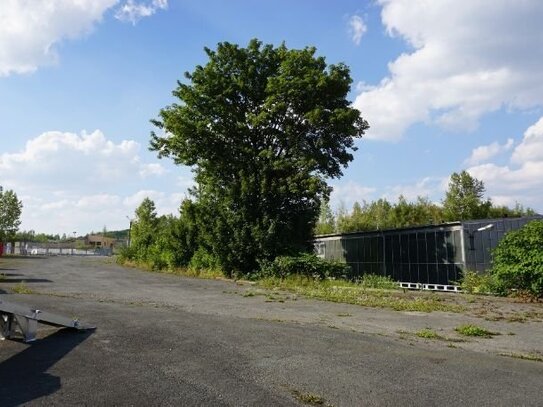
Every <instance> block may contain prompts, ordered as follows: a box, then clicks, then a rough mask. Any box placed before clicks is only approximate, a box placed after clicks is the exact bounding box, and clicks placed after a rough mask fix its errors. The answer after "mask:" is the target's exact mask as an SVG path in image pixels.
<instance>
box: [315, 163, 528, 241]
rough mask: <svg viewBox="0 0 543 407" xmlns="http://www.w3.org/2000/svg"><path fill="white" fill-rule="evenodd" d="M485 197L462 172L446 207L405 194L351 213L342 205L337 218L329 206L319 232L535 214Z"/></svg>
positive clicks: (453, 177)
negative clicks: (396, 198) (497, 203)
mask: <svg viewBox="0 0 543 407" xmlns="http://www.w3.org/2000/svg"><path fill="white" fill-rule="evenodd" d="M483 194H484V184H483V182H482V181H479V180H477V179H476V178H473V177H472V176H471V175H469V174H468V173H467V172H466V171H462V172H461V173H460V174H457V173H454V174H452V175H451V182H450V184H449V191H447V194H446V196H445V200H444V201H443V206H439V205H436V204H434V203H433V202H431V201H430V200H429V199H428V198H427V197H421V196H419V197H417V199H416V200H415V201H414V202H409V201H407V200H406V199H405V197H404V196H402V195H400V196H399V197H398V201H397V202H396V203H391V202H389V201H388V200H386V199H385V198H381V199H378V200H377V201H372V202H370V203H367V202H366V201H363V202H362V204H360V203H358V202H355V203H354V205H353V208H352V210H351V211H350V212H349V211H347V210H346V209H345V207H344V206H343V205H342V206H340V207H339V209H338V210H337V211H336V213H335V215H334V214H333V213H332V212H331V210H330V208H329V206H325V207H322V208H321V215H320V217H319V220H318V223H317V226H316V228H315V233H316V234H326V233H346V232H358V231H369V230H379V229H392V228H402V227H410V226H420V225H431V224H440V223H442V222H444V221H459V220H468V219H482V218H502V217H520V216H530V215H534V214H535V212H534V210H533V209H530V208H525V207H523V206H522V205H521V204H519V203H517V204H516V205H515V207H514V208H508V207H506V206H492V202H491V201H490V200H483ZM333 227H334V228H333ZM332 228H333V230H332Z"/></svg>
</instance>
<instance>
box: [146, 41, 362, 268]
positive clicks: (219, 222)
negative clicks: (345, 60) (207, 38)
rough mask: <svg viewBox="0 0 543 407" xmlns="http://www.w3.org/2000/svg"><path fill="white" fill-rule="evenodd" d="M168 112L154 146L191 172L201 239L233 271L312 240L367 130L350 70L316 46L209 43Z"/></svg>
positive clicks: (161, 120)
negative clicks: (354, 99) (324, 204)
mask: <svg viewBox="0 0 543 407" xmlns="http://www.w3.org/2000/svg"><path fill="white" fill-rule="evenodd" d="M205 52H206V54H207V56H208V58H209V61H208V62H207V64H206V65H204V66H197V67H196V68H195V70H194V71H193V72H192V73H188V72H187V73H186V74H185V77H186V79H187V80H188V83H181V82H178V86H177V88H176V89H175V90H174V92H173V94H174V96H175V97H176V98H178V99H179V101H180V103H176V104H172V105H171V106H167V107H166V108H164V109H162V110H161V111H160V118H159V119H157V120H153V123H154V124H155V125H156V126H157V127H158V128H159V129H160V130H161V134H160V135H158V134H155V133H153V134H152V135H151V149H152V150H155V151H157V152H158V155H159V156H160V157H171V158H173V159H174V161H175V162H176V163H178V164H185V165H189V166H191V167H192V168H193V171H194V173H195V179H196V182H197V186H196V188H195V189H194V190H193V191H192V194H193V198H194V200H195V205H197V206H198V208H197V209H195V210H194V212H195V213H196V214H197V216H198V218H199V225H200V230H199V233H200V239H199V244H200V245H202V246H203V247H205V248H206V249H207V250H209V251H210V253H212V254H213V255H214V256H216V257H217V258H218V260H219V263H220V265H221V266H222V267H223V268H224V269H225V270H226V272H227V273H232V272H241V273H245V274H246V273H250V272H252V271H254V270H255V269H257V268H258V263H259V261H262V260H269V259H273V258H275V257H276V256H277V255H281V254H288V253H290V252H293V251H296V250H299V249H301V248H302V247H306V246H307V242H308V241H309V239H310V238H311V235H312V231H313V227H314V225H315V222H316V219H317V217H318V215H319V209H320V204H321V201H322V200H323V199H327V198H328V195H329V192H330V191H329V187H328V186H327V183H326V180H327V179H329V178H336V177H340V176H341V175H342V169H343V168H345V167H346V166H347V165H348V163H349V162H350V161H351V160H352V159H353V156H352V151H354V150H356V147H355V145H354V141H355V139H356V138H358V137H361V136H362V135H363V134H364V131H365V130H366V129H367V128H368V127H369V126H368V123H367V122H366V121H365V120H363V119H362V118H361V117H360V112H359V111H358V110H356V109H354V108H352V107H351V105H350V102H349V101H348V100H347V99H346V96H347V93H348V92H349V90H350V85H351V78H350V73H349V69H348V68H347V67H346V66H345V65H343V64H337V65H327V64H326V62H325V59H324V58H323V57H319V56H316V55H315V53H316V50H315V48H312V47H308V48H305V49H301V50H295V49H288V48H287V47H286V46H285V45H284V44H283V45H281V46H279V47H274V46H272V45H262V43H261V42H260V41H258V40H252V41H251V42H250V43H249V44H248V46H247V47H246V48H242V47H239V46H238V45H234V44H230V43H227V42H225V43H220V44H218V47H217V50H211V49H209V48H206V49H205Z"/></svg>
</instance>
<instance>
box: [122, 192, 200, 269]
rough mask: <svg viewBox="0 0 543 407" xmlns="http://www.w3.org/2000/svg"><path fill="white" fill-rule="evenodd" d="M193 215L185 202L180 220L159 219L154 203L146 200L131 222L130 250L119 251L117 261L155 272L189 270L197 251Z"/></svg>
mask: <svg viewBox="0 0 543 407" xmlns="http://www.w3.org/2000/svg"><path fill="white" fill-rule="evenodd" d="M193 211H194V205H193V204H192V203H191V202H190V201H188V200H186V201H184V202H183V203H182V204H181V208H180V216H179V217H174V216H172V215H168V216H160V217H158V216H157V215H156V211H155V204H154V202H153V201H152V200H150V199H149V198H146V199H144V201H143V202H142V203H141V205H140V206H139V207H138V208H137V209H136V217H135V219H134V221H133V222H132V230H131V239H130V240H131V242H130V247H127V248H123V249H121V250H120V252H119V254H118V261H119V262H120V263H123V262H125V261H135V262H136V263H141V264H145V265H147V266H148V267H150V268H151V269H153V270H161V269H169V270H173V269H174V268H176V267H183V266H187V265H188V264H189V262H190V261H191V259H192V257H193V255H194V252H195V251H196V249H197V248H198V244H197V233H196V227H197V226H196V225H195V223H194V214H193Z"/></svg>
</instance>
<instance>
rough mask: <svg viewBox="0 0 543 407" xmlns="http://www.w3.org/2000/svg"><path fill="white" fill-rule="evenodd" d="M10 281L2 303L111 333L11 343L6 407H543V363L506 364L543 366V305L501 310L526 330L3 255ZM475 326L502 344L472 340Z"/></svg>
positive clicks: (100, 265) (1, 267)
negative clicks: (424, 332) (467, 334)
mask: <svg viewBox="0 0 543 407" xmlns="http://www.w3.org/2000/svg"><path fill="white" fill-rule="evenodd" d="M0 273H3V275H4V278H3V279H0V297H1V298H2V300H4V301H11V302H19V303H25V304H29V305H31V306H33V307H37V308H40V309H43V310H46V311H48V312H53V313H58V314H63V315H66V316H71V317H77V318H79V319H81V320H83V321H85V322H89V323H92V324H95V325H96V326H97V329H96V330H95V331H91V332H86V333H77V332H72V331H69V330H65V329H57V328H53V327H48V326H44V325H40V328H39V340H37V341H36V342H34V343H31V344H25V343H23V342H21V341H20V340H5V341H2V342H0V405H1V406H16V405H36V406H39V405H47V406H50V405H62V406H66V405H79V406H80V405H88V406H103V405H104V406H105V405H107V406H109V405H117V406H155V405H157V406H159V405H160V406H197V405H203V406H208V405H210V406H223V405H224V406H268V405H269V406H290V405H303V404H304V403H308V402H309V401H311V400H312V401H313V402H314V403H321V405H332V406H387V405H394V406H395V405H408V406H410V405H413V406H414V405H417V406H418V405H428V406H432V405H436V406H437V405H439V406H444V405H447V406H448V405H462V406H465V405H479V406H487V405H488V406H490V405H492V406H511V405H526V406H541V405H542V404H543V402H542V400H543V363H542V362H537V361H531V360H522V359H519V358H514V357H504V356H501V355H500V354H516V355H525V354H531V355H543V340H542V339H541V338H543V322H541V318H540V317H539V316H540V315H543V314H541V313H540V312H543V309H542V306H541V304H510V303H508V302H504V303H503V304H502V303H500V302H499V301H498V300H497V301H498V302H497V304H498V305H496V304H494V305H493V306H498V307H503V309H504V310H506V311H507V312H513V311H514V312H516V313H517V314H519V313H524V314H523V315H532V316H533V315H535V317H532V318H528V319H527V320H523V321H522V322H521V321H520V320H519V321H516V320H515V319H514V318H509V319H507V318H505V319H500V320H491V321H489V320H485V319H484V318H482V317H481V316H480V315H476V314H474V313H467V314H454V313H443V312H433V313H413V312H411V313H408V312H396V311H391V310H384V309H372V308H365V307H360V306H355V305H348V304H336V303H329V302H323V301H315V300H309V299H304V298H302V297H296V296H295V295H293V294H289V293H282V292H269V291H264V290H260V289H257V288H255V287H254V286H252V285H250V284H248V283H236V282H232V281H222V280H198V279H189V278H183V277H179V276H173V275H168V274H157V273H148V272H143V271H139V270H136V269H129V268H123V267H120V266H118V265H116V264H114V263H113V261H112V259H107V258H99V257H88V258H87V257H50V258H3V259H1V260H0ZM21 283H24V286H25V287H27V288H29V289H31V290H32V292H33V293H32V294H14V293H13V288H14V287H15V286H16V285H18V284H21ZM248 293H250V295H248ZM443 295H454V294H443ZM482 306H486V305H484V304H483V305H482ZM517 314H515V315H517ZM462 323H474V324H477V325H481V326H484V327H486V328H488V329H489V330H492V331H494V332H499V333H501V335H497V336H494V337H493V338H491V339H483V338H481V339H470V340H469V341H465V342H458V341H459V340H460V338H459V337H458V335H457V334H456V333H455V331H454V327H455V326H458V325H459V324H462ZM423 328H431V329H433V330H435V331H436V332H438V333H439V334H440V335H442V336H444V337H446V338H449V340H428V339H423V338H419V337H417V336H416V335H414V333H415V332H416V331H418V330H420V329H423Z"/></svg>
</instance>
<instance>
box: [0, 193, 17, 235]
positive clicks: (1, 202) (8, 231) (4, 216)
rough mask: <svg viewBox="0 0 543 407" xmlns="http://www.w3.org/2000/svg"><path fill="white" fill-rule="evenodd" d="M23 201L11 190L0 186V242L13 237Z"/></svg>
mask: <svg viewBox="0 0 543 407" xmlns="http://www.w3.org/2000/svg"><path fill="white" fill-rule="evenodd" d="M22 209H23V203H22V202H21V201H20V200H19V198H17V194H16V193H15V192H13V191H12V190H7V191H4V190H3V189H2V187H0V242H3V241H5V240H7V239H11V238H13V236H15V233H16V232H17V230H18V229H19V225H20V224H21V219H20V218H21V212H22Z"/></svg>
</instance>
